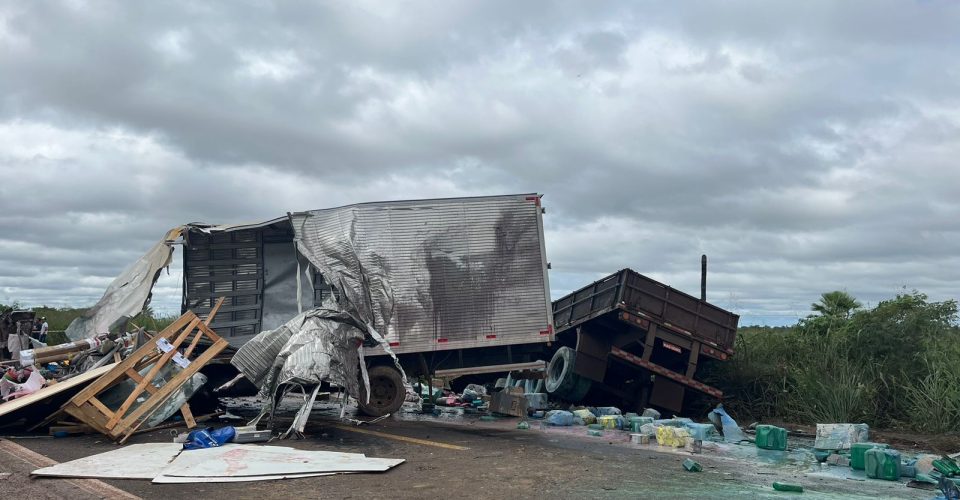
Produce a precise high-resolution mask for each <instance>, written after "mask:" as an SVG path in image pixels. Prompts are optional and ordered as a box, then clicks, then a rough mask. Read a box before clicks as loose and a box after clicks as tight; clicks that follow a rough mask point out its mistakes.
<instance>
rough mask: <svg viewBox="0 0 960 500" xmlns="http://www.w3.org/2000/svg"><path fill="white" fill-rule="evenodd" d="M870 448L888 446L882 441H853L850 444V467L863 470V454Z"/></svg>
mask: <svg viewBox="0 0 960 500" xmlns="http://www.w3.org/2000/svg"><path fill="white" fill-rule="evenodd" d="M871 448H888V446H887V445H886V444H883V443H853V444H851V445H850V468H851V469H856V470H863V469H864V467H865V466H866V463H865V459H866V455H864V454H865V453H866V452H867V450H869V449H871Z"/></svg>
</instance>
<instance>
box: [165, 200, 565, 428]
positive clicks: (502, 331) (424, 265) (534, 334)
mask: <svg viewBox="0 0 960 500" xmlns="http://www.w3.org/2000/svg"><path fill="white" fill-rule="evenodd" d="M542 213H543V210H542V208H541V205H540V195H538V194H521V195H508V196H488V197H475V198H451V199H436V200H417V201H391V202H375V203H363V204H357V205H349V206H345V207H340V208H333V209H326V210H313V211H307V212H297V213H291V214H288V216H287V217H283V218H279V219H275V220H272V221H267V222H264V223H259V224H251V225H234V226H207V225H203V224H191V225H189V226H187V228H186V231H185V232H184V253H183V268H184V272H183V304H182V309H183V311H187V310H193V311H194V312H196V313H197V314H198V315H201V316H202V315H205V314H206V313H208V312H209V311H210V309H211V308H212V307H213V305H214V302H215V301H216V299H217V298H218V297H226V301H225V303H224V305H223V306H222V308H221V309H220V310H219V313H218V314H217V316H216V318H215V320H214V322H213V324H212V325H211V326H212V328H213V329H214V330H215V331H217V333H218V334H219V335H221V336H222V337H223V338H226V339H228V340H229V341H230V343H231V346H232V347H237V348H239V347H241V346H243V345H244V344H245V343H247V342H248V341H249V340H250V339H252V338H254V336H256V335H257V334H258V333H260V332H264V331H268V330H272V329H276V328H278V327H281V326H282V325H284V324H285V323H287V322H288V321H289V320H291V318H293V317H295V316H297V315H298V314H299V313H301V312H303V311H308V310H310V309H313V308H315V307H319V306H321V305H327V306H330V305H331V304H334V302H332V301H335V302H336V303H337V304H343V303H345V302H348V303H350V304H352V305H351V307H352V308H353V309H354V310H355V311H359V314H358V316H359V317H360V318H361V320H362V322H364V323H365V324H366V326H367V327H368V330H371V331H375V332H378V336H382V340H383V341H382V342H380V343H375V342H369V340H370V339H368V342H367V343H366V347H365V348H364V349H363V359H364V360H365V362H366V365H367V370H368V375H369V377H368V378H369V384H370V388H369V393H370V398H369V401H365V400H363V399H364V398H361V406H362V408H363V409H364V411H365V412H367V413H369V414H372V415H382V414H386V413H390V412H393V411H396V410H397V409H399V407H400V406H401V404H402V403H403V400H404V398H405V395H406V392H405V387H404V385H403V378H402V375H401V372H400V370H398V369H397V367H396V364H395V363H394V361H393V359H391V357H390V356H387V350H390V351H392V352H393V353H395V354H396V356H397V358H398V360H399V364H400V365H401V366H402V368H403V371H404V372H406V374H409V375H416V376H428V377H429V376H431V375H432V374H434V373H442V372H447V373H451V374H452V373H456V374H461V375H462V374H471V373H492V372H497V371H508V370H515V369H523V368H527V367H533V366H538V363H539V366H543V364H544V363H543V362H542V361H541V359H542V353H543V352H544V344H545V343H548V342H551V341H552V340H553V339H554V336H553V314H552V308H551V303H550V292H549V282H548V278H547V260H546V253H545V248H544V238H543V220H542ZM334 307H335V306H334ZM254 345H258V346H259V344H254V343H251V344H250V346H248V348H246V349H244V350H243V351H247V352H243V356H242V357H243V358H244V360H237V359H236V358H235V359H234V365H237V364H238V361H239V362H240V363H244V362H246V363H247V364H251V363H253V364H255V363H257V362H258V360H257V359H256V358H257V355H258V354H262V353H261V352H259V351H258V349H259V347H257V349H250V347H252V346H254ZM250 351H253V352H250ZM264 352H266V351H264ZM261 357H263V356H261ZM260 361H262V360H260Z"/></svg>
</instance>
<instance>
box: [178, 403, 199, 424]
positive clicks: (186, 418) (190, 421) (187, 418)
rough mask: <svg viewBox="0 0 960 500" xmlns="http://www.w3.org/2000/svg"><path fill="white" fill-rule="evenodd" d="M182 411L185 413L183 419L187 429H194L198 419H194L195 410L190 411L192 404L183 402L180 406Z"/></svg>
mask: <svg viewBox="0 0 960 500" xmlns="http://www.w3.org/2000/svg"><path fill="white" fill-rule="evenodd" d="M180 413H181V414H183V421H184V422H186V424H187V429H193V428H194V427H196V426H197V421H196V420H194V419H193V412H192V411H190V404H189V403H183V406H181V407H180Z"/></svg>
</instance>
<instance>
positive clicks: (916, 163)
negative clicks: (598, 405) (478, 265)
mask: <svg viewBox="0 0 960 500" xmlns="http://www.w3.org/2000/svg"><path fill="white" fill-rule="evenodd" d="M958 27H960V3H957V2H953V1H942V2H941V1H918V2H911V1H905V0H904V1H880V0H868V1H859V2H858V1H842V2H837V1H824V2H818V1H803V2H796V1H793V2H788V1H783V2H772V1H766V0H763V1H757V2H738V1H731V2H697V1H685V2H669V1H664V2H644V3H642V4H641V3H640V2H626V3H615V2H579V3H574V2H516V1H509V2H506V1H505V2H497V1H482V2H368V1H358V0H351V1H346V2H341V3H328V2H289V3H281V4H278V5H273V4H270V3H268V2H237V1H230V2H224V3H222V4H219V3H216V2H194V1H189V2H182V3H180V2H119V1H118V2H85V1H68V2H53V1H35V2H16V1H3V2H0V176H2V178H0V302H3V303H10V302H13V301H19V302H20V303H22V304H25V305H39V304H48V305H71V306H86V305H91V304H93V303H94V302H95V301H96V300H97V299H98V298H99V297H100V295H101V294H102V293H103V291H104V289H105V287H106V286H107V284H108V283H109V282H110V281H111V280H112V279H113V277H114V276H116V274H118V273H119V272H120V271H121V270H122V269H123V268H124V267H125V266H127V265H128V264H129V263H131V262H132V261H134V260H135V259H137V258H138V257H139V256H140V255H141V254H142V253H143V252H144V251H146V250H147V249H148V248H149V247H150V246H151V245H152V244H153V243H155V242H156V241H157V240H158V239H159V238H160V237H162V236H163V234H164V232H165V231H166V230H167V229H169V228H171V227H174V226H177V225H179V224H182V223H185V222H192V221H207V222H221V223H227V222H244V221H256V220H265V219H271V218H274V217H277V216H281V215H283V214H285V213H286V212H287V211H296V210H305V209H312V208H324V207H330V206H338V205H343V204H347V203H354V202H363V201H375V200H389V199H409V198H427V197H449V196H467V195H486V194H507V193H521V192H531V191H536V192H540V193H543V194H544V206H545V207H546V208H547V214H546V219H545V222H546V226H547V228H546V230H547V234H546V237H547V254H548V258H549V260H550V261H551V262H552V264H553V270H552V271H551V274H550V280H551V286H552V289H553V294H554V297H558V296H560V295H562V294H564V293H566V292H567V291H570V290H572V289H575V288H578V287H580V286H582V285H584V284H586V283H588V282H590V281H592V280H594V279H597V278H599V277H601V276H603V275H605V274H608V273H611V272H613V271H616V270H618V269H620V268H623V267H632V268H634V269H636V270H638V271H640V272H643V273H645V274H648V275H650V276H652V277H654V278H656V279H659V280H662V281H665V282H667V283H668V284H670V285H672V286H674V287H676V288H679V289H681V290H685V291H687V292H689V293H692V294H695V295H696V294H699V261H700V254H701V253H706V254H708V255H709V258H710V275H709V283H708V295H709V299H710V300H711V302H714V303H716V304H718V305H720V306H722V307H726V308H729V309H731V310H733V311H735V312H737V313H739V314H741V315H742V316H744V319H743V320H742V322H741V324H751V323H766V324H780V323H792V322H794V321H796V319H797V318H798V317H800V316H803V315H805V314H807V313H808V311H809V306H810V303H811V302H813V301H815V300H816V299H817V298H818V296H819V294H820V293H822V292H824V291H829V290H834V289H846V290H847V291H849V292H851V293H852V294H854V295H855V296H857V297H859V298H860V299H861V300H862V301H864V302H865V303H868V304H876V302H877V301H878V300H881V299H883V298H889V297H892V296H894V295H895V294H896V293H897V292H898V291H902V290H903V289H904V287H906V288H907V289H918V290H920V291H922V292H925V293H927V294H929V295H930V296H931V298H933V299H937V300H942V299H947V298H957V297H958V296H960V293H958V292H960V290H958V287H960V168H958V165H957V162H958V158H960V47H958V43H960V29H958ZM179 258H180V255H179V251H178V252H177V255H176V256H175V259H176V261H177V262H178V264H177V265H175V266H172V267H171V269H170V275H169V276H165V277H164V278H162V280H161V282H160V283H159V285H158V288H157V289H155V295H156V296H155V299H154V306H155V308H157V309H159V310H162V311H166V312H177V313H178V312H179V302H180V266H179Z"/></svg>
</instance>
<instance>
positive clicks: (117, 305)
mask: <svg viewBox="0 0 960 500" xmlns="http://www.w3.org/2000/svg"><path fill="white" fill-rule="evenodd" d="M182 230H183V228H182V227H178V228H174V229H171V230H170V231H168V232H167V235H166V236H165V237H164V238H163V239H162V240H160V241H159V242H157V244H156V245H154V246H153V247H152V248H151V249H150V250H148V251H147V253H146V254H144V256H143V257H141V258H140V259H139V260H137V261H136V262H134V263H133V264H131V265H130V266H129V267H127V268H126V269H124V271H123V272H122V273H120V275H119V276H117V277H116V279H114V280H113V282H112V283H110V286H109V287H107V291H106V292H104V294H103V297H102V298H101V299H100V301H99V302H97V303H96V305H94V306H93V307H91V308H90V309H88V310H87V312H85V313H84V314H83V315H82V316H80V317H79V318H77V319H75V320H73V321H72V322H71V323H70V326H68V327H67V330H66V335H67V337H68V338H69V339H70V340H82V339H86V338H89V337H93V336H96V335H97V334H100V333H110V331H111V329H113V328H116V327H117V326H119V324H120V323H122V322H125V321H126V320H128V319H130V318H132V317H134V316H136V315H137V314H140V312H141V311H143V308H144V307H146V306H147V305H148V304H149V303H150V297H151V290H152V289H153V285H154V283H156V282H157V278H159V277H160V271H161V270H163V268H165V267H167V266H169V265H170V261H171V260H172V256H173V241H174V240H176V239H177V238H179V237H180V234H181V232H182Z"/></svg>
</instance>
